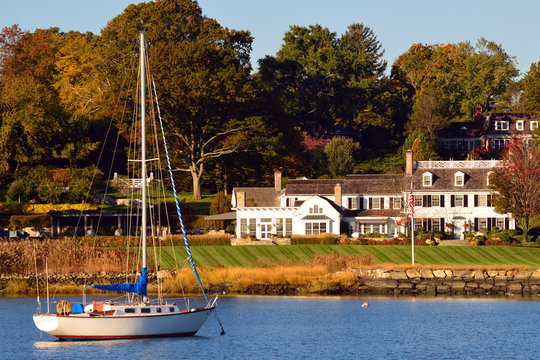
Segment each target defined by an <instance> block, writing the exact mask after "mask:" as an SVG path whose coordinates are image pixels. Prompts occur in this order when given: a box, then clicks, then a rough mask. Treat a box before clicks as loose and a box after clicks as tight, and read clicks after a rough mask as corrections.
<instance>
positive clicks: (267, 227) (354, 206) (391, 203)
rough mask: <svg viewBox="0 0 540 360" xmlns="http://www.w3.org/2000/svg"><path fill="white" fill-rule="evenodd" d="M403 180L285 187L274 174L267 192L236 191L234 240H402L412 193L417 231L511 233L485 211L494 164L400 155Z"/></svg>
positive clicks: (352, 179)
mask: <svg viewBox="0 0 540 360" xmlns="http://www.w3.org/2000/svg"><path fill="white" fill-rule="evenodd" d="M406 163H407V165H406V172H405V174H394V175H387V174H379V175H348V176H346V177H345V179H337V180H328V179H324V180H322V179H321V180H309V179H298V180H289V182H288V183H287V186H286V188H285V189H281V173H279V172H277V173H276V174H275V186H274V187H273V188H260V187H259V188H255V187H253V188H247V187H245V188H235V189H233V196H232V206H233V209H234V210H236V220H237V224H236V236H237V237H244V236H251V237H253V238H257V239H261V240H266V239H269V238H271V237H272V236H274V235H275V236H278V235H279V236H284V237H286V236H290V235H292V234H294V235H309V234H320V233H333V234H341V233H347V234H348V235H349V236H353V237H356V236H359V235H360V234H368V233H380V234H387V235H388V236H392V237H393V236H397V235H398V234H399V233H404V232H405V227H406V221H405V219H406V218H407V217H408V216H409V207H408V205H407V203H408V201H407V199H408V195H409V192H410V189H411V185H412V188H413V193H414V207H415V221H414V228H415V229H416V230H418V229H420V228H423V229H425V230H427V231H434V232H438V231H441V232H442V231H447V232H453V233H454V234H455V236H456V237H463V236H464V234H465V233H466V232H468V231H473V230H475V231H483V230H492V229H493V228H495V227H497V228H499V229H513V228H514V227H515V224H514V221H513V220H512V219H511V218H510V216H509V214H504V215H501V214H497V213H495V211H494V208H493V206H492V204H491V191H490V189H489V179H488V175H489V172H490V171H491V169H492V168H493V167H494V166H495V165H496V164H497V161H413V154H412V151H408V152H407V161H406Z"/></svg>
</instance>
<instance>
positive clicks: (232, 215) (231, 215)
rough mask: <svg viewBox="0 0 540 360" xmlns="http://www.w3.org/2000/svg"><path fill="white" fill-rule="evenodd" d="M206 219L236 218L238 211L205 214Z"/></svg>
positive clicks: (223, 219)
mask: <svg viewBox="0 0 540 360" xmlns="http://www.w3.org/2000/svg"><path fill="white" fill-rule="evenodd" d="M204 220H209V221H225V220H236V211H229V212H226V213H222V214H216V215H210V216H205V217H204Z"/></svg>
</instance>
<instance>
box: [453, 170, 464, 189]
mask: <svg viewBox="0 0 540 360" xmlns="http://www.w3.org/2000/svg"><path fill="white" fill-rule="evenodd" d="M454 185H455V186H463V185H465V174H464V173H462V172H461V171H458V172H457V173H455V174H454Z"/></svg>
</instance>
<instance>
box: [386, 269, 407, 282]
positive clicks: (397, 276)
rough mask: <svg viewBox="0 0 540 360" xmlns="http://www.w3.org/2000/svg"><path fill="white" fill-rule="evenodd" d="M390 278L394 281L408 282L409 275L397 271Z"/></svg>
mask: <svg viewBox="0 0 540 360" xmlns="http://www.w3.org/2000/svg"><path fill="white" fill-rule="evenodd" d="M390 278H391V279H392V280H408V279H409V278H408V277H407V274H406V273H405V271H401V270H396V271H393V272H391V273H390Z"/></svg>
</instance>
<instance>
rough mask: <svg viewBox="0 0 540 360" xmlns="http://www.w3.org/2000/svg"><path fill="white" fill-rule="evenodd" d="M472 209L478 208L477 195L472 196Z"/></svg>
mask: <svg viewBox="0 0 540 360" xmlns="http://www.w3.org/2000/svg"><path fill="white" fill-rule="evenodd" d="M474 207H478V195H474Z"/></svg>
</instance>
